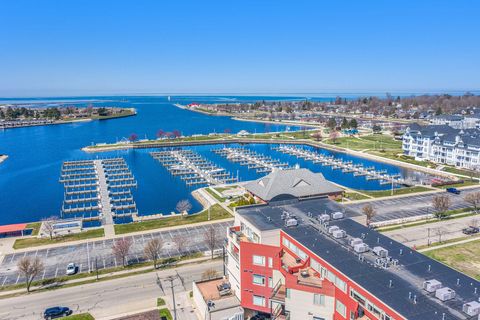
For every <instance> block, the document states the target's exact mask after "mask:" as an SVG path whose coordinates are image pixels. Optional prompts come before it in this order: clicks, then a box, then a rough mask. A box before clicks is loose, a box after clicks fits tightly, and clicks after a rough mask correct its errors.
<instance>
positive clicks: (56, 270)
mask: <svg viewBox="0 0 480 320" xmlns="http://www.w3.org/2000/svg"><path fill="white" fill-rule="evenodd" d="M57 273H58V267H56V268H55V277H54V278H56V277H57Z"/></svg>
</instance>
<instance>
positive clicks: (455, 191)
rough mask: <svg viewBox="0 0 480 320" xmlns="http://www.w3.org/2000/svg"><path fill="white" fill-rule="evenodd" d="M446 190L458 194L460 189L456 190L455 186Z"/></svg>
mask: <svg viewBox="0 0 480 320" xmlns="http://www.w3.org/2000/svg"><path fill="white" fill-rule="evenodd" d="M447 192H450V193H454V194H460V190H458V189H457V188H447Z"/></svg>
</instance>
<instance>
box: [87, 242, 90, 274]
mask: <svg viewBox="0 0 480 320" xmlns="http://www.w3.org/2000/svg"><path fill="white" fill-rule="evenodd" d="M87 263H88V272H90V249H89V247H88V242H87Z"/></svg>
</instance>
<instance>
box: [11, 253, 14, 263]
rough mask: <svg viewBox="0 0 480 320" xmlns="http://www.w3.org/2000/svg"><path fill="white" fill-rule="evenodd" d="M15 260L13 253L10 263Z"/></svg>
mask: <svg viewBox="0 0 480 320" xmlns="http://www.w3.org/2000/svg"><path fill="white" fill-rule="evenodd" d="M14 258H15V253H14V254H13V255H12V259H10V263H12V262H13V259H14Z"/></svg>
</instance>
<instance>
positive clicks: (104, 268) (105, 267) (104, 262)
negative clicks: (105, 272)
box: [102, 258, 106, 269]
mask: <svg viewBox="0 0 480 320" xmlns="http://www.w3.org/2000/svg"><path fill="white" fill-rule="evenodd" d="M102 259H103V269H105V268H106V266H105V258H102Z"/></svg>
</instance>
